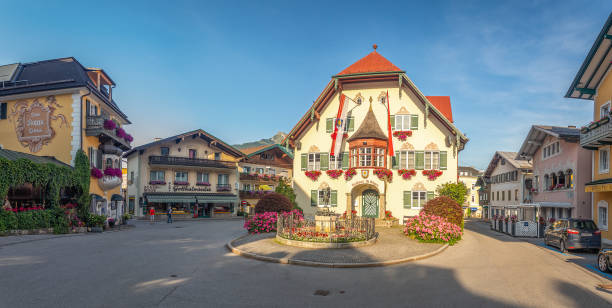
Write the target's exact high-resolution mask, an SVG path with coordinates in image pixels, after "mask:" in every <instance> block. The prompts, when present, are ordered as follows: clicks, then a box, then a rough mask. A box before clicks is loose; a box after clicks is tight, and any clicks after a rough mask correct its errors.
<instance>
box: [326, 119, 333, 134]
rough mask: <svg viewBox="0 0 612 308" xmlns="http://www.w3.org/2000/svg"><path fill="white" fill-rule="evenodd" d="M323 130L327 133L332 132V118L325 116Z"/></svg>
mask: <svg viewBox="0 0 612 308" xmlns="http://www.w3.org/2000/svg"><path fill="white" fill-rule="evenodd" d="M325 132H326V133H328V134H331V133H333V132H334V118H327V120H326V121H325Z"/></svg>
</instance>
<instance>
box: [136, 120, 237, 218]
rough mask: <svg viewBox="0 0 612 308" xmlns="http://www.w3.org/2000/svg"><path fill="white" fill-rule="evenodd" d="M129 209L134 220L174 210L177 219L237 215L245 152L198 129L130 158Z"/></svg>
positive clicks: (139, 150)
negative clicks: (151, 212)
mask: <svg viewBox="0 0 612 308" xmlns="http://www.w3.org/2000/svg"><path fill="white" fill-rule="evenodd" d="M124 157H126V158H127V165H128V170H127V172H128V187H127V198H128V208H129V210H130V211H131V212H132V213H133V214H134V215H136V216H143V215H147V210H148V209H149V208H150V207H153V208H154V209H155V211H156V213H158V214H163V213H166V212H167V210H168V208H170V207H172V208H173V210H174V214H175V216H176V217H183V218H189V217H193V218H197V217H213V216H228V215H235V214H236V209H237V207H238V202H239V200H238V186H239V184H238V161H239V160H240V159H242V158H243V157H244V155H243V154H242V152H240V151H239V150H237V149H235V148H233V147H232V146H230V145H228V144H227V143H225V142H223V141H221V140H220V139H218V138H216V137H214V136H213V135H211V134H209V133H207V132H205V131H204V130H201V129H198V130H194V131H190V132H186V133H183V134H180V135H176V136H172V137H168V138H165V139H160V140H157V141H155V142H151V143H148V144H144V145H141V146H138V147H135V148H134V149H132V150H131V151H129V152H127V153H126V154H125V155H124Z"/></svg>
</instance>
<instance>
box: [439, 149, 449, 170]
mask: <svg viewBox="0 0 612 308" xmlns="http://www.w3.org/2000/svg"><path fill="white" fill-rule="evenodd" d="M447 157H448V155H447V154H446V151H440V170H446V166H447V163H446V159H447Z"/></svg>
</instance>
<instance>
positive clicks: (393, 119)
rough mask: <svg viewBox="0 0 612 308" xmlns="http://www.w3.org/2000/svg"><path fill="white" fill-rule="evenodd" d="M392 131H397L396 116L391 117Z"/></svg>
mask: <svg viewBox="0 0 612 308" xmlns="http://www.w3.org/2000/svg"><path fill="white" fill-rule="evenodd" d="M391 129H393V130H395V116H394V115H392V116H391Z"/></svg>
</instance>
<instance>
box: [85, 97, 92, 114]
mask: <svg viewBox="0 0 612 308" xmlns="http://www.w3.org/2000/svg"><path fill="white" fill-rule="evenodd" d="M90 114H91V102H90V101H89V100H85V116H86V117H88V116H89V115H90Z"/></svg>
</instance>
